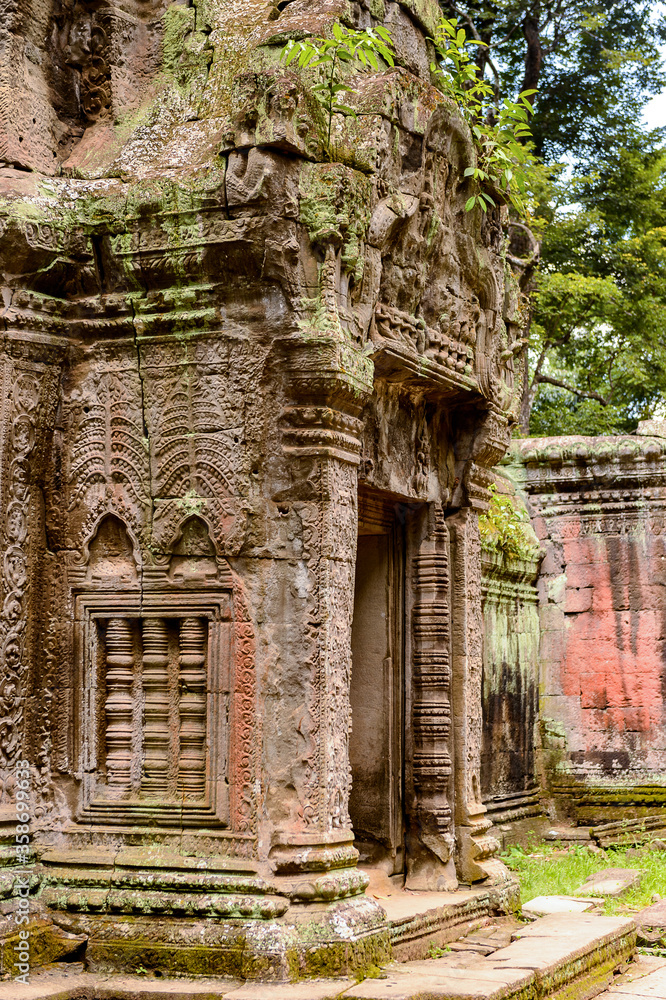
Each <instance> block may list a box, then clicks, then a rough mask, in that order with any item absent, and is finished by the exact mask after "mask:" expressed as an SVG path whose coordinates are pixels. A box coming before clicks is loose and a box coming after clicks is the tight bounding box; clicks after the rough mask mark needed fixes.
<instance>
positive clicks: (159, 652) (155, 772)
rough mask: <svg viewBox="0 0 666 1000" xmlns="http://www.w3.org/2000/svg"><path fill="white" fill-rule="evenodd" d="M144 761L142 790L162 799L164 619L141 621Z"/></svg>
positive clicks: (165, 773) (165, 775) (166, 731)
mask: <svg viewBox="0 0 666 1000" xmlns="http://www.w3.org/2000/svg"><path fill="white" fill-rule="evenodd" d="M141 676H142V680H143V691H144V699H145V701H144V761H143V780H142V783H141V784H142V787H143V788H144V789H145V791H146V792H148V793H149V794H153V795H155V796H157V797H160V796H161V797H165V796H166V794H167V792H168V788H169V743H170V725H169V722H170V720H169V707H170V696H169V695H170V692H169V633H168V632H167V628H166V623H165V621H164V619H163V618H144V620H143V664H142V671H141Z"/></svg>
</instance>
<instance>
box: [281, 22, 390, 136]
mask: <svg viewBox="0 0 666 1000" xmlns="http://www.w3.org/2000/svg"><path fill="white" fill-rule="evenodd" d="M331 33H332V35H333V37H332V38H319V37H314V38H303V39H301V40H300V41H294V39H292V40H291V41H290V42H288V43H287V45H286V46H285V47H284V49H283V50H282V58H283V59H284V61H285V63H286V65H287V66H288V65H289V63H291V62H293V61H294V60H295V59H298V65H299V66H300V67H301V68H302V69H304V68H306V67H308V66H309V67H312V68H314V67H317V66H320V67H321V68H322V73H321V79H320V82H319V83H317V84H315V86H314V87H313V88H312V93H313V95H314V97H315V98H316V99H317V101H318V102H319V104H320V106H321V108H322V110H323V112H324V116H325V119H326V149H327V151H328V152H329V155H330V151H331V131H332V128H333V118H334V116H335V115H343V116H344V117H346V118H349V117H351V118H357V117H358V112H356V111H355V110H354V108H351V107H350V106H349V105H348V104H346V103H345V95H346V94H348V93H351V92H353V90H354V88H353V87H350V86H349V84H347V83H345V82H344V80H343V74H344V70H345V68H348V67H351V65H352V64H353V63H354V62H355V61H356V60H358V62H360V63H361V65H362V66H364V67H366V68H368V67H370V68H372V69H374V70H378V69H379V59H380V58H381V59H383V60H384V62H386V63H388V65H389V66H393V64H394V63H393V56H392V55H391V51H390V49H391V47H392V45H393V43H392V41H391V35H390V34H389V32H388V31H387V30H386V28H382V27H381V26H378V27H376V28H368V29H365V30H363V31H354V30H352V29H350V28H346V27H344V25H341V24H334V25H333V27H332V29H331Z"/></svg>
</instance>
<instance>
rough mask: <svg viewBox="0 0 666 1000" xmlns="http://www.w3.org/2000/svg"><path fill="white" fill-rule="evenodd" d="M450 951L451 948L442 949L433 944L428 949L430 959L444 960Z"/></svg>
mask: <svg viewBox="0 0 666 1000" xmlns="http://www.w3.org/2000/svg"><path fill="white" fill-rule="evenodd" d="M450 951H451V949H450V948H446V947H444V948H440V947H438V945H436V944H431V945H430V947H429V948H428V958H443V957H444V955H446V954H447V953H448V952H450Z"/></svg>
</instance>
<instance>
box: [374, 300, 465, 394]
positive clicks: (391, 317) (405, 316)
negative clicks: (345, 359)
mask: <svg viewBox="0 0 666 1000" xmlns="http://www.w3.org/2000/svg"><path fill="white" fill-rule="evenodd" d="M451 302H452V300H451ZM475 304H476V307H477V309H476V313H475V315H476V318H477V320H478V317H479V315H480V310H479V309H478V300H475ZM450 308H451V306H450ZM454 316H455V314H454ZM470 320H471V317H470ZM470 320H468V319H467V318H464V319H463V321H462V322H461V321H460V319H455V318H454V317H452V316H451V315H450V314H447V313H444V314H443V315H442V323H441V324H440V327H438V328H434V327H428V326H426V322H425V320H424V319H422V318H418V317H416V316H411V315H410V314H409V313H405V312H402V311H401V310H400V309H396V308H395V307H394V306H389V305H386V303H384V302H379V303H378V304H377V310H376V312H375V324H376V330H377V333H378V334H379V335H380V337H383V338H385V339H386V340H392V341H397V342H398V343H401V344H404V345H405V346H406V347H408V348H409V349H410V350H413V351H416V353H417V354H420V355H423V356H425V357H426V358H428V360H429V361H433V362H435V363H436V364H438V365H442V366H443V367H445V368H448V369H450V370H451V372H457V373H458V374H460V375H465V376H467V377H468V378H473V376H474V345H475V344H476V339H477V338H476V327H475V324H474V322H473V320H471V321H470ZM444 321H445V322H444Z"/></svg>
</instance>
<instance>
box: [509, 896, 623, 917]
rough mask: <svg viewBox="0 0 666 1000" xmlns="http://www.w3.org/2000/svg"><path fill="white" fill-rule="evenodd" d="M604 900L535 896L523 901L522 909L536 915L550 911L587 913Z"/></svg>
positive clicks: (528, 913)
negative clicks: (525, 901) (526, 901)
mask: <svg viewBox="0 0 666 1000" xmlns="http://www.w3.org/2000/svg"><path fill="white" fill-rule="evenodd" d="M602 902H603V900H602V899H598V900H595V899H577V898H576V897H575V896H535V898H534V899H530V901H529V902H528V903H523V906H522V910H523V913H525V914H527V915H530V916H535V917H545V916H546V915H547V914H549V913H586V912H587V911H588V910H592V909H593V908H594V907H595V906H596V905H597V904H598V903H602Z"/></svg>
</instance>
